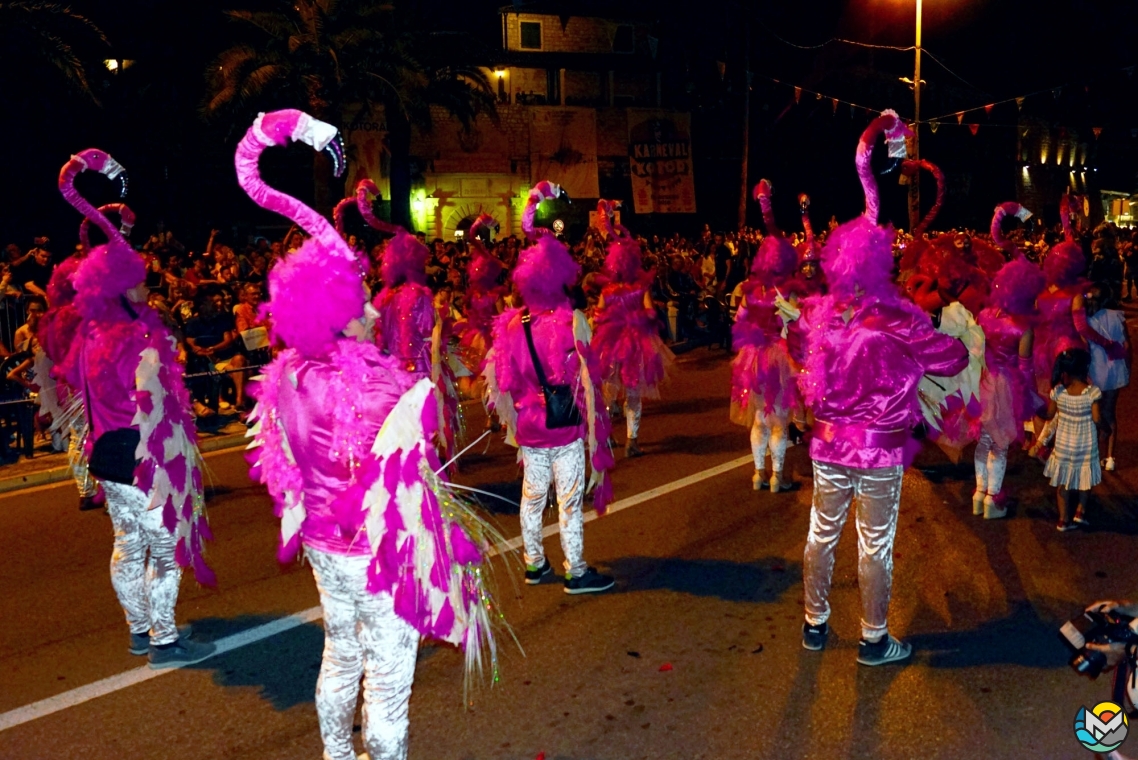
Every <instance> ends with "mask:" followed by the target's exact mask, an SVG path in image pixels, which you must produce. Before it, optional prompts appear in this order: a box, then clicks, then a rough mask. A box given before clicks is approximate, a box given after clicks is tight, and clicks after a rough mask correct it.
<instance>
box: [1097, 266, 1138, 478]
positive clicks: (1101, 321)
mask: <svg viewBox="0 0 1138 760" xmlns="http://www.w3.org/2000/svg"><path fill="white" fill-rule="evenodd" d="M1103 296H1104V294H1103V292H1102V290H1101V289H1100V288H1097V287H1094V288H1091V290H1090V292H1088V293H1087V294H1086V297H1085V300H1086V305H1087V323H1088V324H1090V326H1091V327H1093V328H1094V329H1095V331H1096V332H1098V333H1099V334H1100V335H1102V336H1103V337H1104V338H1106V339H1107V340H1113V341H1117V342H1119V343H1122V344H1123V346H1125V349H1126V357H1125V358H1124V359H1110V358H1108V357H1107V355H1106V349H1104V348H1103V347H1102V346H1100V345H1098V344H1096V343H1092V344H1091V374H1090V377H1091V382H1092V383H1093V384H1094V385H1095V386H1096V387H1097V388H1098V389H1099V390H1101V391H1102V402H1101V408H1102V418H1103V422H1104V423H1105V425H1106V427H1107V429H1108V430H1109V431H1110V432H1109V433H1107V437H1106V460H1105V461H1104V462H1103V467H1104V468H1105V469H1106V470H1107V471H1108V472H1112V471H1113V470H1114V441H1115V437H1116V435H1117V432H1118V414H1117V410H1118V394H1119V392H1120V391H1121V390H1122V389H1123V388H1125V387H1126V386H1127V385H1129V384H1130V364H1131V360H1132V358H1133V357H1132V351H1131V347H1130V335H1129V333H1128V332H1127V329H1126V317H1125V315H1123V313H1122V312H1121V311H1119V310H1117V309H1110V308H1106V306H1107V299H1106V298H1104V297H1103Z"/></svg>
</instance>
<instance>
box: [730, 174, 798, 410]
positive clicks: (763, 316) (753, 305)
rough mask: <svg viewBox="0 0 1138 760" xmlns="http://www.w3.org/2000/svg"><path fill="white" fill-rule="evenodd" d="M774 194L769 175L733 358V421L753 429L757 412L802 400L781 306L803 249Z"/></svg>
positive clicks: (760, 190)
mask: <svg viewBox="0 0 1138 760" xmlns="http://www.w3.org/2000/svg"><path fill="white" fill-rule="evenodd" d="M770 196H771V188H770V183H769V182H767V181H766V180H765V179H764V180H761V181H760V182H759V183H758V184H757V185H755V189H754V197H755V200H757V201H758V202H759V205H760V206H761V207H762V210H763V219H764V221H765V223H766V228H767V236H766V237H765V238H763V242H762V243H761V244H760V245H759V250H758V253H757V254H756V255H755V260H754V263H753V264H752V265H751V274H750V277H749V278H748V279H747V281H746V282H745V283H743V301H742V304H741V305H740V306H739V311H738V313H737V314H736V317H735V324H734V325H733V326H732V328H731V339H732V345H733V347H734V348H735V350H736V351H738V352H739V353H738V355H736V357H735V359H734V361H732V362H731V420H732V421H733V422H735V423H737V424H739V425H743V426H744V427H748V428H749V427H751V426H752V425H753V424H754V421H755V417H756V416H759V417H763V416H766V415H770V414H773V415H776V416H778V417H785V416H786V415H787V414H788V413H789V412H790V410H791V409H793V408H794V406H795V405H796V404H797V403H798V388H797V385H796V382H795V375H796V373H795V369H794V367H793V366H792V364H791V360H790V354H789V353H788V351H787V344H786V339H785V338H784V337H783V333H784V330H785V327H786V323H785V321H784V320H783V318H782V317H781V316H780V314H781V312H780V311H779V308H778V306H777V304H776V301H779V300H781V298H780V294H784V295H785V294H786V292H787V288H788V285H791V284H792V278H793V277H794V270H795V267H796V266H797V264H798V253H797V251H795V249H794V246H792V245H791V244H790V241H789V240H787V239H786V237H785V236H784V235H783V234H782V230H781V229H779V227H778V225H777V224H776V222H775V218H774V213H773V211H772V210H771V201H770Z"/></svg>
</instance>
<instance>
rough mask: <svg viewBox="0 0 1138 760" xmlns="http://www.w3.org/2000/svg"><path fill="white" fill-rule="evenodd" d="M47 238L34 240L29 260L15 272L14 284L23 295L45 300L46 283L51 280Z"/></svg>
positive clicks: (49, 252)
mask: <svg viewBox="0 0 1138 760" xmlns="http://www.w3.org/2000/svg"><path fill="white" fill-rule="evenodd" d="M47 242H48V240H47V238H36V247H35V248H33V249H32V250H31V251H30V253H31V258H29V259H28V260H27V261H25V262H24V263H23V264H21V265H20V266H19V268H18V269H17V270H16V282H17V283H19V284H20V285H21V286H22V287H23V289H24V292H25V293H28V294H30V295H36V296H40V297H43V298H47V283H48V281H49V280H51V270H52V268H53V267H52V263H51V251H49V250H48V249H47Z"/></svg>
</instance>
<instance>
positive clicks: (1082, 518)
mask: <svg viewBox="0 0 1138 760" xmlns="http://www.w3.org/2000/svg"><path fill="white" fill-rule="evenodd" d="M1090 367H1091V355H1090V353H1089V352H1088V351H1087V350H1086V349H1082V348H1072V349H1068V350H1066V351H1064V352H1062V353H1061V354H1059V356H1058V357H1057V358H1056V359H1055V367H1054V369H1053V370H1052V372H1051V384H1052V386H1054V387H1053V388H1052V389H1051V402H1050V404H1049V405H1048V407H1047V414H1046V417H1045V418H1046V419H1048V420H1051V419H1055V418H1058V423H1057V425H1056V427H1055V448H1054V449H1053V450H1052V451H1051V456H1050V458H1048V460H1047V467H1045V468H1044V470H1043V475H1044V476H1045V477H1048V478H1051V485H1052V486H1054V487H1055V488H1057V489H1058V490H1057V491H1056V496H1057V498H1058V502H1059V524H1058V525H1057V526H1055V527H1056V530H1058V531H1059V532H1061V533H1062V532H1066V531H1069V530H1074V529H1075V528H1077V527H1079V526H1080V525H1088V524H1089V523H1088V522H1087V519H1086V509H1087V497H1088V496H1089V495H1090V492H1091V489H1092V488H1094V487H1095V486H1097V485H1098V484H1099V481H1101V480H1102V470H1101V468H1100V467H1099V459H1098V434H1097V431H1096V430H1095V428H1096V427H1098V428H1100V429H1103V430H1105V429H1106V425H1105V423H1104V422H1103V419H1102V416H1101V413H1100V411H1099V401H1100V399H1101V398H1102V391H1101V390H1099V389H1098V388H1097V387H1095V386H1094V385H1092V384H1091V382H1090V379H1089V373H1090ZM1072 491H1074V492H1075V493H1076V494H1077V498H1078V502H1079V506H1078V509H1077V510H1076V511H1075V514H1074V516H1072V515H1071V492H1072Z"/></svg>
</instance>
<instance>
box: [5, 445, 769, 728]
mask: <svg viewBox="0 0 1138 760" xmlns="http://www.w3.org/2000/svg"><path fill="white" fill-rule="evenodd" d="M751 461H752V459H751V455H750V454H748V455H746V456H743V457H739V458H738V459H733V460H731V461H730V462H725V463H723V464H721V465H717V466H715V467H710V468H708V469H706V470H701V471H700V472H697V473H695V474H694V475H688V476H687V477H686V478H680V479H679V480H673V481H672V482H671V483H665V484H664V485H662V486H657V487H656V488H651V489H649V490H647V491H642V492H640V493H638V494H635V495H633V496H629V497H627V498H624V499H620V500H619V501H615V502H613V503H612V504H611V505H609V509H608V514H614V513H616V512H620V511H622V510H625V509H629V508H630V507H635V506H636V505H638V504H643V503H644V502H646V501H650V500H652V499H655V498H658V497H660V496H663V495H665V494H668V493H671V492H672V491H678V490H679V489H681V488H686V487H688V486H690V485H694V484H696V483H699V482H701V481H704V480H708V479H710V478H714V477H717V476H719V475H722V474H724V473H726V472H730V471H731V470H734V469H736V468H737V467H741V466H742V465H744V464H749V463H751ZM596 519H597V513H596V512H586V513H585V515H584V521H585V522H587V523H588V522H592V521H593V520H596ZM558 532H560V526H559V525H558V524H557V523H552V524H550V525H547V526H546V527H545V529H544V530H542V532H541V533H542V536H543V537H545V538H549V537H550V536H553V535H556V534H557V533H558ZM521 545H522V539H521V536H518V537H517V538H512V539H510V540H509V541H502V542H501V543H498V544H496V545H494V546H493V547H491V549H490V552H489V556H491V557H493V556H496V555H499V554H504V553H506V552H510V551H513V550H514V549H517V548H518V547H519V546H521ZM321 617H322V615H321V609H320V607H319V606H316V607H311V608H309V609H307V610H303V611H301V612H298V613H296V614H295V615H289V616H288V617H283V618H279V619H277V620H273V621H271V622H268V623H265V624H263V625H259V626H256V627H255V628H249V629H247V630H244V631H241V632H239V633H235V634H233V635H231V636H226V637H225V638H223V639H219V640H218V641H217V642H216V643H217V654H216V655H214V656H215V657H216V656H217V655H222V654H225V653H227V652H232V651H233V650H235V649H240V648H241V647H245V646H249V645H250V644H255V643H257V642H258V641H263V640H264V639H267V638H269V637H270V636H276V635H277V634H278V633H284V632H285V631H290V630H292V629H293V628H299V627H300V626H302V625H307V624H308V623H314V622H316V621H317V620H319V619H320V618H321ZM176 670H181V668H180V667H178V668H168V669H164V670H151V669H150V668H149V667H148V666H145V665H144V666H142V667H141V668H135V669H134V670H128V671H126V672H125V673H119V674H118V675H113V676H110V677H108V678H104V679H103V680H101V681H96V682H94V683H90V684H87V685H86V686H80V687H78V688H75V689H71V690H70V691H65V692H63V693H62V694H56V695H55V696H54V697H48V698H47V699H41V700H40V701H39V702H33V703H31V704H30V705H24V706H23V707H17V708H16V709H14V710H9V711H8V712H6V713H2V714H0V731H7V730H8V729H10V728H15V727H16V726H19V725H22V724H24V723H28V722H30V721H33V720H37V719H39V718H43V717H46V716H48V715H51V714H52V713H57V712H60V711H62V710H67V709H69V708H72V707H75V706H76V705H81V704H83V703H84V702H89V701H91V700H92V699H98V698H99V697H104V696H106V695H108V694H113V693H114V692H116V691H122V690H123V689H126V688H129V687H131V686H135V685H137V684H140V683H144V682H146V681H149V680H150V679H152V678H157V677H158V676H161V675H165V674H167V673H173V672H175V671H176Z"/></svg>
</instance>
